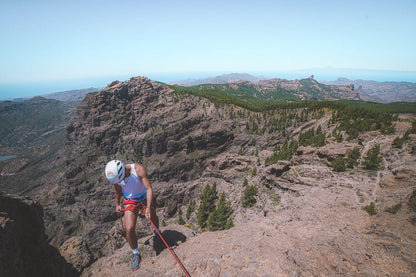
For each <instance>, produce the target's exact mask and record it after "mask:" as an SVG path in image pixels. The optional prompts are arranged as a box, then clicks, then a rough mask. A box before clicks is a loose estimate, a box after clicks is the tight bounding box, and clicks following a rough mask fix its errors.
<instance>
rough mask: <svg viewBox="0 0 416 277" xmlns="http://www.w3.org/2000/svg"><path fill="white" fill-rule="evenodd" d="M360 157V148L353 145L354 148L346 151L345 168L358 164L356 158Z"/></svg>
mask: <svg viewBox="0 0 416 277" xmlns="http://www.w3.org/2000/svg"><path fill="white" fill-rule="evenodd" d="M360 157H361V153H360V148H359V147H358V146H357V147H354V149H352V150H350V151H348V154H347V160H346V166H347V168H354V166H357V165H358V164H359V162H358V159H359V158H360Z"/></svg>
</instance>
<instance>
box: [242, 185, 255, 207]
mask: <svg viewBox="0 0 416 277" xmlns="http://www.w3.org/2000/svg"><path fill="white" fill-rule="evenodd" d="M257 193H258V190H257V188H256V187H255V186H253V185H251V186H247V187H246V188H245V189H244V192H243V196H242V197H241V204H242V205H243V207H253V206H254V204H256V202H257V200H256V196H257Z"/></svg>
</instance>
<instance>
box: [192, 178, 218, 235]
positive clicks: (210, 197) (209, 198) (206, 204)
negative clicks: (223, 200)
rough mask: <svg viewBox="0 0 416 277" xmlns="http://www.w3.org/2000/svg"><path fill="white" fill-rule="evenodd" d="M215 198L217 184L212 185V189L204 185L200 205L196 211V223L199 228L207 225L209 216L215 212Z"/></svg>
mask: <svg viewBox="0 0 416 277" xmlns="http://www.w3.org/2000/svg"><path fill="white" fill-rule="evenodd" d="M217 198H218V196H217V184H216V183H214V184H213V185H212V187H211V186H210V185H208V184H206V185H205V187H204V189H203V191H202V195H201V204H200V205H199V208H198V211H197V220H198V221H197V222H198V225H199V226H200V227H201V228H204V227H205V226H206V225H207V224H206V223H207V220H208V217H209V214H210V213H211V212H213V211H214V210H215V200H217Z"/></svg>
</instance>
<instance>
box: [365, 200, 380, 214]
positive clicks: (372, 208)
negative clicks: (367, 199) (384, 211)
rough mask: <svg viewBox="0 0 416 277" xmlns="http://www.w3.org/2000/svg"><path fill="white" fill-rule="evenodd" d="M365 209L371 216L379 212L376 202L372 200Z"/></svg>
mask: <svg viewBox="0 0 416 277" xmlns="http://www.w3.org/2000/svg"><path fill="white" fill-rule="evenodd" d="M363 210H364V211H366V212H367V213H368V214H369V215H371V216H373V215H376V214H377V213H378V210H377V208H376V204H375V203H374V202H371V203H370V205H367V206H365V207H364V208H363Z"/></svg>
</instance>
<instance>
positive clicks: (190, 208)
mask: <svg viewBox="0 0 416 277" xmlns="http://www.w3.org/2000/svg"><path fill="white" fill-rule="evenodd" d="M195 207H196V202H195V200H194V199H192V200H191V201H190V202H189V206H188V209H187V210H186V219H188V220H189V219H190V218H191V215H192V213H193V212H194V211H195Z"/></svg>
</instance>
